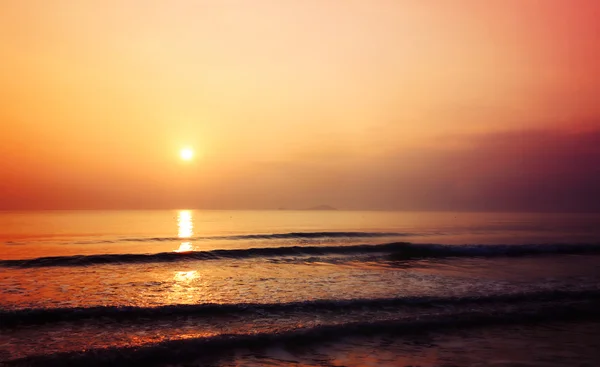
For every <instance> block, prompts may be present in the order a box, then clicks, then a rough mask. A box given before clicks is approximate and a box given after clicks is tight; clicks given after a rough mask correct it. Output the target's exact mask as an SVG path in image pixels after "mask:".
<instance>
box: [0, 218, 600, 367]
mask: <svg viewBox="0 0 600 367" xmlns="http://www.w3.org/2000/svg"><path fill="white" fill-rule="evenodd" d="M599 307H600V214H546V213H451V212H378V211H335V210H331V211H330V210H323V211H292V210H277V211H216V210H214V211H207V210H206V211H205V210H156V211H4V212H0V365H7V366H13V365H14V366H88V367H89V366H102V365H110V366H117V365H123V366H130V365H143V366H207V365H209V366H427V367H433V366H447V367H448V366H531V367H538V366H539V367H542V366H544V367H550V366H598V365H600V317H599V316H600V312H599V311H598V309H599Z"/></svg>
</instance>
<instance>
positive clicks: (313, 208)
mask: <svg viewBox="0 0 600 367" xmlns="http://www.w3.org/2000/svg"><path fill="white" fill-rule="evenodd" d="M277 210H338V209H337V208H334V207H332V206H331V205H317V206H313V207H310V208H304V209H294V208H285V207H279V208H277Z"/></svg>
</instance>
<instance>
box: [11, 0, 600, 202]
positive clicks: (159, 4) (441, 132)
mask: <svg viewBox="0 0 600 367" xmlns="http://www.w3.org/2000/svg"><path fill="white" fill-rule="evenodd" d="M598 19H600V2H599V1H595V0H572V1H565V0H486V1H481V0H423V1H413V0H369V1H367V0H345V1H343V0H301V1H300V0H298V1H296V0H244V1H242V0H239V1H229V0H212V1H209V0H206V1H200V0H196V1H191V0H190V1H184V0H177V1H158V0H70V1H67V0H37V1H36V0H3V1H1V2H0V57H1V60H2V61H1V63H2V67H1V68H0V101H1V103H2V105H1V106H0V155H1V157H2V158H1V160H0V209H2V208H4V209H15V208H22V209H25V208H27V209H35V208H226V209H230V208H248V209H254V208H277V207H308V206H313V205H317V204H330V205H333V206H336V207H339V208H346V209H411V210H549V211H552V210H600V189H598V187H600V118H599V117H600V103H599V98H600V97H599V96H600V67H599V66H598V62H599V61H598V60H600V41H599V39H598V37H599V35H600V22H598V21H597V20H598ZM184 146H190V147H192V148H193V149H194V150H195V151H196V159H195V160H193V161H192V162H187V163H186V162H182V161H181V160H180V159H179V156H178V152H179V150H180V149H181V148H182V147H184Z"/></svg>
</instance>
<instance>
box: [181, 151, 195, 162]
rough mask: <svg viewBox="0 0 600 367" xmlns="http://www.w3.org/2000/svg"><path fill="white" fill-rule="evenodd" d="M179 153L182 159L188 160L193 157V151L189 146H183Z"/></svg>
mask: <svg viewBox="0 0 600 367" xmlns="http://www.w3.org/2000/svg"><path fill="white" fill-rule="evenodd" d="M179 155H180V156H181V159H183V160H184V161H189V160H191V159H192V158H194V151H193V150H192V149H190V148H183V149H181V151H180V152H179Z"/></svg>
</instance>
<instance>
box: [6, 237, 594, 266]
mask: <svg viewBox="0 0 600 367" xmlns="http://www.w3.org/2000/svg"><path fill="white" fill-rule="evenodd" d="M333 233H338V234H339V233H341V232H333ZM599 253H600V244H531V245H437V244H412V243H407V242H393V243H387V244H380V245H352V246H284V247H265V248H249V249H232V250H211V251H190V252H163V253H156V254H103V255H76V256H54V257H40V258H33V259H16V260H0V267H16V268H33V267H53V266H88V265H98V264H122V263H163V262H177V261H198V260H220V259H245V258H255V257H285V256H327V255H360V254H383V255H385V256H388V257H387V259H389V260H410V259H420V258H440V257H501V256H534V255H565V254H599Z"/></svg>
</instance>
